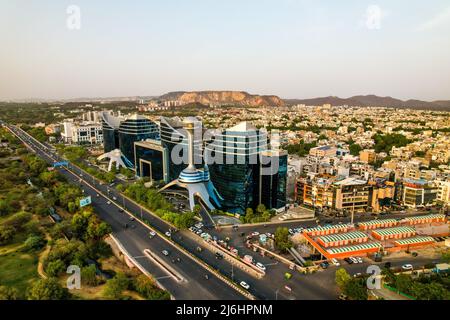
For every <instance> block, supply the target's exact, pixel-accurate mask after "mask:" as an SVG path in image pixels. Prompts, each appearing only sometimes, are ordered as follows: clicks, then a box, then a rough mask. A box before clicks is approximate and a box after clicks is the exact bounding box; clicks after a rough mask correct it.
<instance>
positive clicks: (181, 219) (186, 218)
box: [174, 212, 195, 229]
mask: <svg viewBox="0 0 450 320" xmlns="http://www.w3.org/2000/svg"><path fill="white" fill-rule="evenodd" d="M194 217H195V213H194V212H186V213H183V214H179V215H177V217H176V218H175V221H174V224H175V226H176V227H177V228H178V229H187V228H189V227H190V226H192V225H193V224H194V221H195V218H194Z"/></svg>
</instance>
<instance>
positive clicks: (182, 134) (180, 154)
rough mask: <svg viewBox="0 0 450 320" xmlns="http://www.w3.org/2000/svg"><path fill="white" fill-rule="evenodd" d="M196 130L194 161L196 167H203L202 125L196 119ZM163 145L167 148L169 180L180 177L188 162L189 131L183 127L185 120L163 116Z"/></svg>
mask: <svg viewBox="0 0 450 320" xmlns="http://www.w3.org/2000/svg"><path fill="white" fill-rule="evenodd" d="M196 126H197V127H196V128H195V131H194V163H195V167H196V168H198V169H200V168H202V167H203V156H202V148H203V147H202V126H201V122H199V121H196ZM160 136H161V146H162V147H163V148H165V149H166V150H167V155H168V157H169V160H168V172H167V175H168V180H169V181H173V180H176V179H178V177H179V176H180V173H181V171H183V170H184V168H186V166H187V164H188V139H187V132H186V130H185V129H184V128H183V122H182V121H181V119H179V118H176V117H175V118H166V117H161V122H160Z"/></svg>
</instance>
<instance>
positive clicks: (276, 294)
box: [275, 289, 280, 300]
mask: <svg viewBox="0 0 450 320" xmlns="http://www.w3.org/2000/svg"><path fill="white" fill-rule="evenodd" d="M278 291H280V289H277V291H275V300H278Z"/></svg>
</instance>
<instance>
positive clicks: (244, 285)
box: [239, 281, 250, 290]
mask: <svg viewBox="0 0 450 320" xmlns="http://www.w3.org/2000/svg"><path fill="white" fill-rule="evenodd" d="M239 285H240V286H241V287H242V288H244V289H245V290H248V289H250V286H249V285H248V284H247V282H245V281H241V282H240V283H239Z"/></svg>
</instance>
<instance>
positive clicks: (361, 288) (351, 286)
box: [343, 278, 367, 300]
mask: <svg viewBox="0 0 450 320" xmlns="http://www.w3.org/2000/svg"><path fill="white" fill-rule="evenodd" d="M343 291H344V294H346V295H347V296H348V297H349V298H350V299H352V300H367V287H366V280H365V279H362V278H352V279H350V280H349V281H347V283H346V284H345V286H344V290H343Z"/></svg>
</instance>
